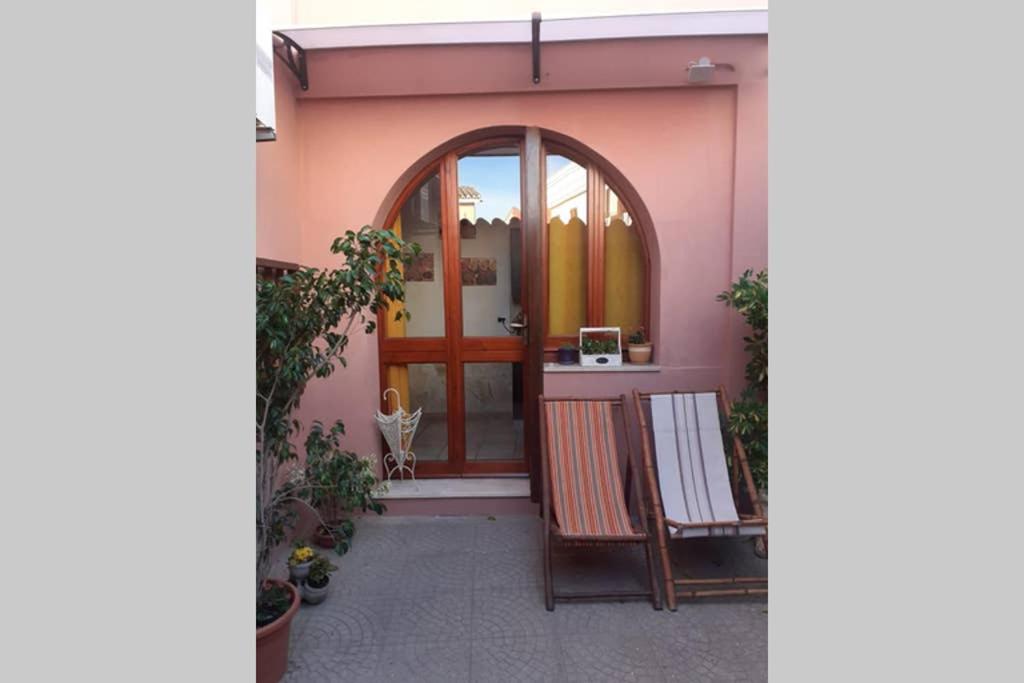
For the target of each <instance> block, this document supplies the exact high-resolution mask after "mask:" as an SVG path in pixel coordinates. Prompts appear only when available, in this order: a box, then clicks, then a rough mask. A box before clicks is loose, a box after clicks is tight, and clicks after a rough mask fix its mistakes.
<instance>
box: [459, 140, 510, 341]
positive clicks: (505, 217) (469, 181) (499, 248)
mask: <svg viewBox="0 0 1024 683" xmlns="http://www.w3.org/2000/svg"><path fill="white" fill-rule="evenodd" d="M458 178H459V250H460V262H459V273H460V276H461V278H462V333H463V334H464V335H466V336H467V337H507V336H508V335H509V334H513V333H514V332H515V331H517V330H521V328H515V327H512V328H509V327H507V325H509V324H510V323H521V322H523V307H522V302H521V300H520V294H521V288H522V278H521V277H520V269H521V266H522V241H523V237H522V234H523V233H522V230H521V229H520V211H519V201H520V192H519V180H520V178H519V148H518V147H516V146H512V147H502V148H496V149H488V150H484V151H481V152H475V153H473V154H471V155H469V156H465V157H462V158H461V159H459V166H458ZM510 329H511V330H512V331H510Z"/></svg>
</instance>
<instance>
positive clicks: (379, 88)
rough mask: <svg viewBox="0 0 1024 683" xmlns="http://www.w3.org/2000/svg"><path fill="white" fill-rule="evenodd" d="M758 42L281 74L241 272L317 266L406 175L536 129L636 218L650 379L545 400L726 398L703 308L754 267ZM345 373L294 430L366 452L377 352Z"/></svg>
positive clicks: (324, 65) (762, 93) (758, 208)
mask: <svg viewBox="0 0 1024 683" xmlns="http://www.w3.org/2000/svg"><path fill="white" fill-rule="evenodd" d="M705 54H707V55H710V56H711V57H712V58H713V59H715V61H717V62H728V63H730V64H732V65H733V66H734V67H735V71H733V72H729V71H723V72H721V74H716V77H715V81H714V84H713V85H704V86H692V85H686V72H685V64H686V63H687V62H688V61H689V60H691V59H696V58H697V57H699V56H701V55H705ZM767 56H768V49H767V37H766V36H752V37H730V38H675V39H656V40H620V41H593V42H584V43H574V44H564V45H554V46H546V47H545V52H544V68H545V78H544V79H543V80H542V84H541V85H539V86H532V84H531V83H530V81H529V70H530V59H529V51H528V48H523V47H522V46H458V47H431V48H376V49H372V48H363V49H359V50H332V51H322V52H312V53H310V58H309V59H310V62H309V63H310V81H311V87H310V90H309V91H308V92H306V93H301V92H299V91H298V89H297V88H295V87H294V85H293V83H294V79H293V78H292V76H291V75H290V74H289V73H288V72H287V71H286V70H285V69H283V68H281V66H280V63H278V65H277V66H276V70H277V78H276V83H277V119H278V131H277V132H278V140H277V141H276V142H272V143H261V144H259V145H258V153H257V164H258V169H257V182H258V187H257V195H258V221H257V235H256V244H257V255H258V256H260V257H264V258H270V259H277V260H283V261H294V262H299V263H302V264H304V265H310V266H325V265H328V264H329V263H330V262H331V255H330V253H329V251H328V246H329V245H330V243H331V241H332V239H333V238H334V237H335V236H337V235H339V234H341V233H342V232H343V231H344V230H346V229H349V228H358V227H360V226H362V225H364V224H368V223H371V222H372V221H373V220H374V217H375V216H377V215H378V214H379V212H380V210H381V206H382V202H384V200H385V197H386V196H387V195H388V194H389V192H392V191H393V190H394V187H395V184H396V182H397V181H398V179H399V178H400V176H402V175H403V174H404V173H406V172H407V171H408V169H409V168H410V166H412V165H413V164H414V163H415V162H416V161H417V160H418V159H420V158H421V157H422V156H423V155H424V154H426V153H427V152H429V151H430V150H431V149H433V148H435V147H437V146H438V145H440V144H442V143H444V142H445V141H447V140H449V139H451V138H454V137H456V136H459V135H461V134H464V133H467V132H468V131H473V130H476V129H480V128H487V127H492V126H501V125H515V126H536V127H539V128H542V129H547V130H552V131H557V132H558V133H561V134H563V135H566V136H569V137H571V138H574V139H576V140H578V141H579V142H581V143H582V144H584V145H586V146H588V147H590V148H591V149H593V150H594V151H596V152H598V153H599V154H600V155H602V156H603V157H604V158H605V159H607V160H608V161H609V162H610V163H611V164H613V165H614V166H615V167H616V168H617V169H618V170H619V171H620V172H621V173H622V174H623V175H624V176H625V177H626V178H628V180H629V181H630V183H631V184H632V186H633V187H634V188H635V190H636V192H637V194H638V195H639V197H640V198H641V200H642V201H643V203H644V205H645V206H646V209H647V211H648V212H649V214H650V216H651V219H652V225H650V226H647V227H648V228H649V230H650V231H651V232H652V233H653V234H649V235H648V237H649V239H651V241H652V243H653V246H654V248H653V249H652V261H653V263H652V272H651V278H652V282H651V289H652V313H651V315H652V318H653V320H652V327H653V341H654V343H655V355H656V362H657V363H658V364H659V365H660V366H661V370H660V371H659V372H656V373H619V374H615V375H612V374H610V373H602V374H597V375H594V374H582V373H577V374H561V373H559V374H547V375H546V376H545V382H544V393H545V394H547V395H558V394H570V393H571V394H576V395H580V394H597V395H606V394H608V393H609V392H614V393H618V392H620V391H628V390H629V389H630V388H632V387H634V386H636V387H639V388H641V389H643V390H655V389H669V388H708V387H712V386H714V385H717V384H719V383H724V384H726V385H727V386H728V387H729V388H730V389H732V390H736V389H738V388H739V387H740V386H742V383H743V364H744V363H745V357H744V355H743V349H742V346H743V345H742V340H741V338H742V336H743V334H744V330H743V329H742V325H741V324H740V322H741V321H740V320H739V318H738V316H737V315H736V314H735V313H734V312H732V311H730V310H728V309H726V308H725V307H724V306H723V305H722V304H721V303H719V302H717V301H715V296H716V294H718V293H719V292H721V291H722V290H724V289H726V288H727V287H728V285H729V283H730V281H731V280H732V279H734V278H735V276H737V275H738V274H739V273H741V272H742V271H743V270H745V269H747V268H751V269H755V270H756V269H759V268H762V267H764V266H766V265H767V147H768V145H767ZM347 355H348V368H347V369H344V370H341V371H339V372H337V373H335V374H334V375H333V376H332V377H331V378H330V379H328V380H324V381H317V382H314V383H313V384H312V385H311V386H310V387H309V390H308V391H307V394H306V396H305V398H304V399H303V407H302V415H301V418H302V419H303V421H308V420H310V419H313V418H319V419H324V420H329V419H334V418H336V417H341V418H343V419H344V420H345V422H346V424H347V426H348V445H349V447H350V448H352V449H354V450H356V451H359V452H362V453H370V452H379V447H380V446H379V444H380V442H379V440H378V435H377V432H376V428H375V425H374V423H373V420H372V417H371V416H372V413H373V411H374V410H375V409H376V408H377V407H378V401H379V396H380V390H381V387H380V386H379V378H378V354H377V338H376V337H375V336H365V335H362V334H361V333H360V334H357V335H356V336H355V338H354V339H353V341H352V343H351V346H350V347H349V350H348V354H347Z"/></svg>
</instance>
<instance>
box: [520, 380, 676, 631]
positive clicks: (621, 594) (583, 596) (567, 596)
mask: <svg viewBox="0 0 1024 683" xmlns="http://www.w3.org/2000/svg"><path fill="white" fill-rule="evenodd" d="M559 401H587V402H603V403H610V404H611V405H612V409H613V410H612V412H613V414H614V413H615V410H614V408H615V407H616V406H617V407H618V408H619V410H618V414H619V419H620V423H621V425H622V435H623V440H624V441H625V444H626V478H625V482H624V485H623V488H624V489H625V490H624V491H623V495H624V497H625V503H626V509H627V510H628V509H629V502H630V491H631V484H632V491H633V493H634V494H635V495H636V501H637V511H638V513H639V517H640V529H639V530H637V529H636V528H635V527H634V531H635V532H636V533H638V534H640V536H634V537H619V536H573V537H571V538H567V537H564V536H562V535H561V534H560V533H558V527H557V526H556V525H555V524H553V523H552V520H551V470H550V469H549V463H548V460H549V456H548V439H547V435H548V420H547V411H546V410H545V406H546V405H547V404H548V403H553V402H559ZM537 403H538V406H539V407H540V448H541V480H542V482H541V487H542V509H543V515H544V604H545V607H546V608H547V609H548V611H549V612H550V611H552V610H554V609H555V602H556V601H558V602H582V601H591V600H600V599H611V600H617V599H624V598H649V599H650V600H651V604H652V605H653V607H654V609H657V610H660V609H661V592H660V591H659V590H658V580H657V577H656V575H655V571H654V550H653V547H652V542H653V537H652V535H651V533H650V531H649V529H648V526H647V524H648V522H647V511H646V508H645V505H644V497H643V488H642V484H641V482H640V474H639V468H638V464H637V463H636V462H635V456H634V454H633V449H632V447H631V446H630V438H629V430H628V427H627V425H626V422H627V421H626V415H625V413H626V395H625V394H622V395H620V396H618V397H610V398H592V397H586V398H583V397H575V396H560V397H545V396H543V395H541V396H540V397H539V398H538V401H537ZM613 422H614V417H613ZM634 471H637V473H636V475H634V474H633V473H634ZM552 542H557V543H560V544H562V545H566V546H602V545H623V544H642V545H643V546H644V557H645V559H646V561H647V575H648V580H649V581H650V590H647V591H611V592H593V593H579V592H576V593H557V592H555V589H554V578H553V576H552V570H551V544H552Z"/></svg>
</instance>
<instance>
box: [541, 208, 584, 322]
mask: <svg viewBox="0 0 1024 683" xmlns="http://www.w3.org/2000/svg"><path fill="white" fill-rule="evenodd" d="M586 324H587V225H586V223H584V222H583V221H582V220H580V219H579V218H578V217H573V218H572V219H571V220H570V221H569V222H568V223H563V222H562V221H561V219H560V218H558V217H557V216H555V217H553V218H552V219H551V220H550V221H548V334H550V335H553V336H559V335H570V336H575V335H576V334H578V333H579V328H581V327H586Z"/></svg>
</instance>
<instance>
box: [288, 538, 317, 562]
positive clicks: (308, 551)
mask: <svg viewBox="0 0 1024 683" xmlns="http://www.w3.org/2000/svg"><path fill="white" fill-rule="evenodd" d="M315 556H316V552H315V551H314V550H313V549H312V548H310V547H309V546H308V545H304V544H303V545H297V546H295V549H294V550H292V554H291V555H290V556H289V557H288V565H289V566H291V567H294V566H295V565H299V564H305V563H306V562H310V561H311V560H312V559H313V558H314V557H315Z"/></svg>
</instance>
